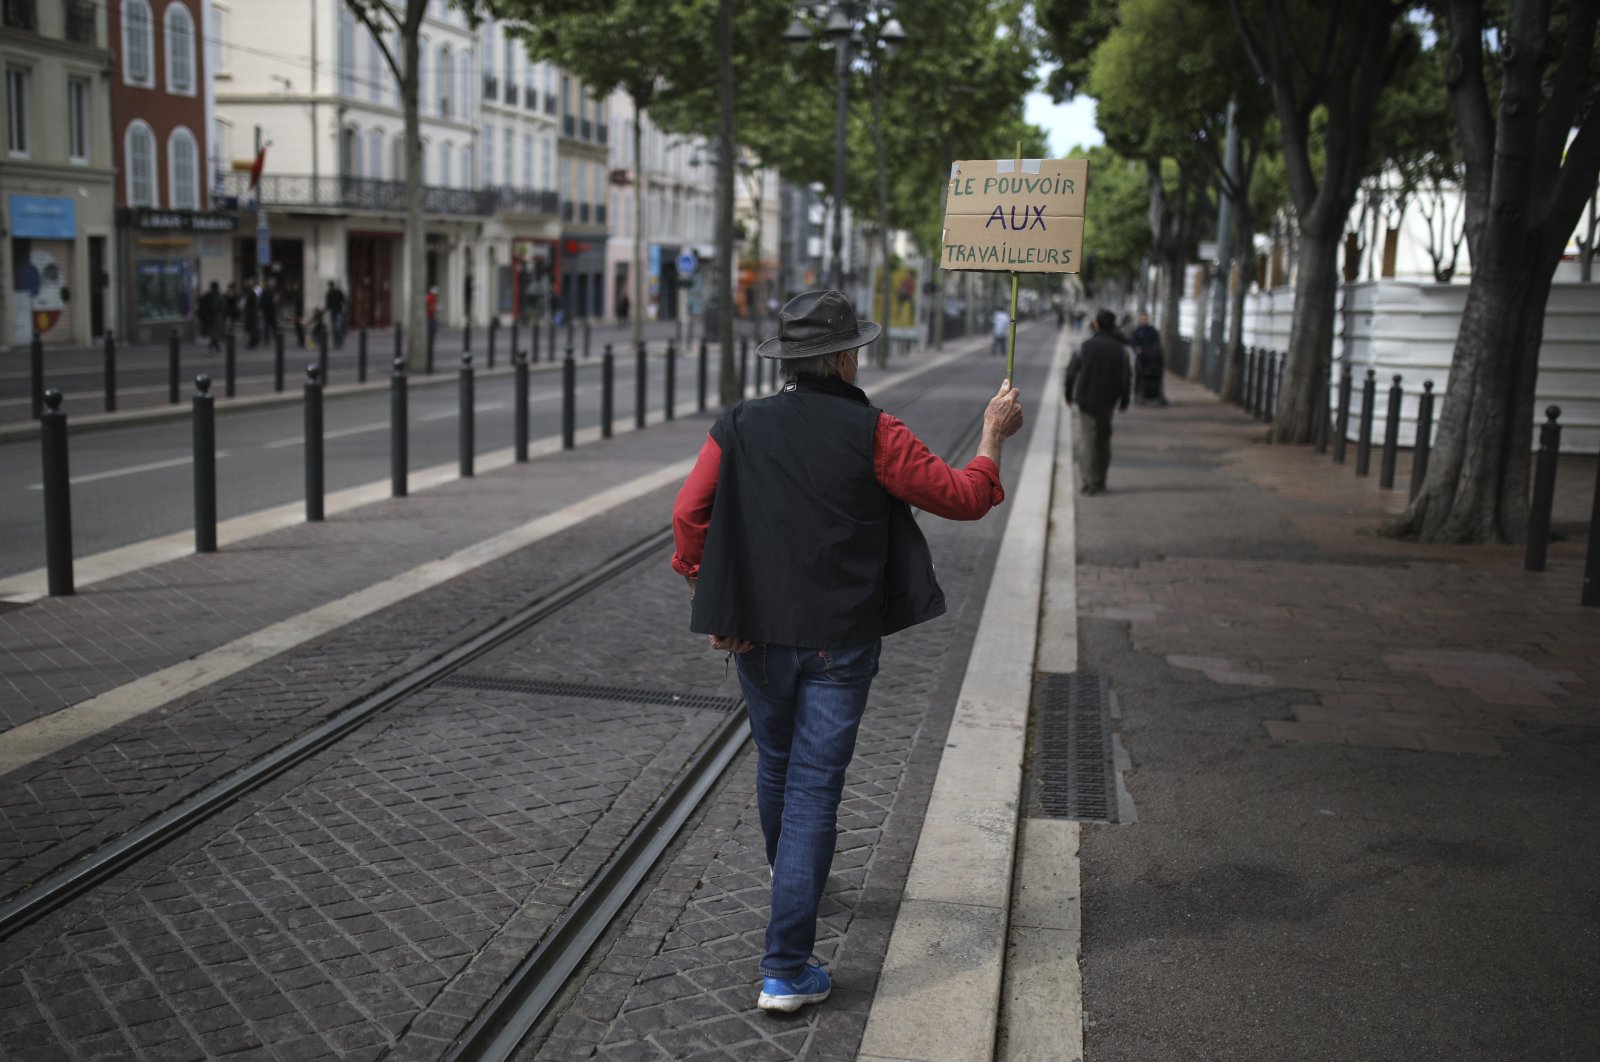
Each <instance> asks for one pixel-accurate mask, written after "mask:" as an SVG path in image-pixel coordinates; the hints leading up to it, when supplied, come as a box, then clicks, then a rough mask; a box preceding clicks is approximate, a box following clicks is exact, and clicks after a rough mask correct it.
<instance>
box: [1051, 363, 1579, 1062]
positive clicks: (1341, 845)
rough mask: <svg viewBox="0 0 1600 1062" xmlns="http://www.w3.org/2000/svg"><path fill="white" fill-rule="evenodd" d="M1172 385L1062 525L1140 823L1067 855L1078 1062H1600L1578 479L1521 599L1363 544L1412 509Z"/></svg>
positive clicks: (1091, 666) (1472, 575) (1425, 561)
mask: <svg viewBox="0 0 1600 1062" xmlns="http://www.w3.org/2000/svg"><path fill="white" fill-rule="evenodd" d="M1168 387H1169V394H1170V396H1171V397H1172V399H1173V405H1172V407H1171V408H1169V409H1138V410H1135V411H1134V412H1132V413H1131V414H1130V415H1128V416H1124V417H1119V418H1118V421H1117V426H1116V438H1115V439H1114V441H1113V459H1112V464H1111V475H1110V486H1111V492H1110V493H1109V494H1108V495H1106V496H1103V497H1098V498H1090V499H1084V500H1083V501H1082V502H1081V504H1080V505H1079V507H1078V545H1079V568H1078V573H1077V578H1078V592H1079V599H1078V600H1079V614H1080V619H1081V634H1082V643H1081V645H1082V657H1083V659H1082V666H1083V668H1084V670H1087V671H1095V672H1100V673H1103V674H1107V675H1109V676H1110V677H1111V680H1112V685H1113V687H1114V688H1115V689H1116V691H1117V695H1118V699H1119V702H1120V704H1121V707H1122V713H1123V719H1122V724H1121V729H1122V739H1123V742H1124V744H1125V745H1126V747H1127V750H1128V752H1129V753H1130V754H1131V756H1132V759H1133V766H1134V769H1133V771H1132V772H1131V773H1130V774H1129V776H1128V786H1129V789H1130V790H1131V791H1132V794H1133V797H1134V799H1135V800H1136V801H1137V803H1138V808H1139V821H1138V823H1137V824H1136V825H1133V826H1126V827H1086V828H1085V829H1084V832H1083V851H1082V856H1083V871H1084V913H1083V925H1084V941H1083V951H1084V993H1085V999H1084V1009H1085V1027H1086V1057H1089V1058H1092V1059H1095V1060H1096V1062H1100V1060H1106V1059H1130V1060H1133V1059H1139V1060H1143V1059H1151V1058H1193V1059H1213V1058H1214V1059H1230V1060H1236V1059H1263V1060H1273V1062H1279V1060H1286V1059H1341V1060H1342V1059H1351V1058H1357V1059H1380V1058H1440V1059H1452V1060H1464V1059H1507V1058H1529V1059H1532V1058H1537V1059H1565V1058H1573V1059H1578V1058H1594V1057H1597V1056H1600V1026H1597V1025H1596V1023H1595V1021H1594V1019H1593V1006H1594V1000H1595V999H1596V995H1597V992H1600V967H1597V965H1596V963H1595V961H1594V956H1595V955H1596V954H1600V920H1597V919H1596V910H1597V909H1600V908H1597V907H1596V902H1597V901H1596V896H1597V893H1596V891H1595V882H1596V881H1597V880H1600V855H1597V853H1596V850H1595V847H1594V845H1593V844H1592V843H1590V842H1589V841H1588V840H1586V838H1591V837H1592V836H1593V832H1594V825H1595V822H1594V815H1595V811H1594V809H1595V807H1596V806H1597V798H1600V771H1597V767H1600V652H1597V647H1600V610H1595V609H1583V608H1581V607H1579V605H1578V595H1579V591H1580V586H1581V579H1582V570H1581V569H1582V554H1583V549H1584V546H1585V540H1586V535H1587V533H1588V530H1589V529H1588V528H1586V527H1585V521H1586V514H1587V511H1588V505H1589V502H1590V497H1591V492H1592V490H1593V489H1594V488H1593V484H1594V473H1595V467H1594V462H1593V460H1582V459H1574V460H1570V461H1565V462H1563V466H1562V469H1561V473H1560V479H1559V487H1560V495H1559V500H1558V505H1557V511H1556V521H1555V522H1556V527H1557V530H1558V532H1561V533H1563V534H1564V535H1565V536H1566V537H1565V540H1564V541H1561V542H1558V543H1556V544H1555V545H1554V546H1553V548H1552V549H1551V556H1550V564H1549V570H1548V571H1546V572H1544V573H1539V574H1534V573H1527V572H1524V571H1522V567H1521V562H1522V551H1521V549H1520V547H1479V548H1470V549H1469V548H1440V547H1431V546H1421V545H1418V544H1415V543H1409V542H1398V541H1394V540H1392V539H1389V538H1385V537H1380V536H1379V535H1378V534H1377V533H1376V529H1377V528H1379V527H1380V526H1381V525H1382V524H1383V523H1384V522H1385V520H1386V519H1387V518H1388V516H1389V514H1392V513H1396V512H1399V511H1402V510H1403V508H1404V505H1405V492H1404V490H1403V489H1402V490H1399V491H1393V492H1383V491H1379V490H1378V489H1377V484H1376V477H1375V476H1374V477H1371V478H1368V479H1365V480H1358V479H1357V478H1356V477H1355V475H1354V472H1353V467H1352V466H1350V465H1347V466H1343V467H1340V466H1336V465H1334V464H1332V462H1331V461H1330V460H1329V459H1328V457H1327V456H1324V455H1318V454H1316V453H1314V452H1313V451H1312V450H1311V449H1310V448H1309V447H1273V446H1268V445H1266V444H1264V443H1263V442H1262V441H1261V437H1262V436H1263V434H1264V431H1263V429H1262V428H1261V427H1260V426H1259V425H1256V424H1254V423H1252V422H1251V421H1249V420H1248V419H1247V418H1246V417H1245V416H1244V415H1243V414H1242V413H1240V412H1239V411H1238V410H1235V409H1232V408H1230V407H1226V406H1223V405H1221V404H1219V403H1218V402H1217V401H1216V400H1215V399H1214V398H1213V397H1212V396H1210V395H1208V394H1206V393H1204V392H1202V391H1201V390H1199V389H1198V388H1196V387H1194V386H1192V385H1189V384H1185V383H1181V382H1177V381H1170V382H1169V385H1168ZM1406 482H1407V470H1406V469H1405V468H1404V467H1403V466H1402V468H1401V472H1400V477H1399V483H1400V484H1401V485H1402V488H1403V487H1404V485H1405V484H1406Z"/></svg>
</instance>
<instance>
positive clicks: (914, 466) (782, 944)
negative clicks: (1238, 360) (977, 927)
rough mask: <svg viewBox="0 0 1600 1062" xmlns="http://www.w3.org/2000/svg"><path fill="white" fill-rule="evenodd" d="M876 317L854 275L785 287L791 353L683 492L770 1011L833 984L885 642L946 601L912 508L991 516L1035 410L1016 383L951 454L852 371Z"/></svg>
mask: <svg viewBox="0 0 1600 1062" xmlns="http://www.w3.org/2000/svg"><path fill="white" fill-rule="evenodd" d="M880 332H881V328H880V327H879V326H878V325H877V324H874V323H873V322H871V321H859V322H858V321H857V320H856V315H855V311H854V310H853V309H852V308H851V306H850V302H849V300H848V299H847V298H845V296H844V293H843V292H839V291H811V292H806V293H805V294H803V295H799V296H797V297H795V298H794V299H791V300H790V301H789V303H788V304H787V305H786V306H784V307H783V309H782V311H781V312H780V314H779V321H778V335H777V337H776V338H774V339H769V340H767V341H766V342H765V343H762V344H761V345H760V346H759V347H758V348H757V349H756V353H757V354H758V355H759V356H760V357H764V358H772V359H774V360H776V361H777V362H778V363H779V364H780V365H781V366H782V367H783V375H784V381H785V382H784V385H783V389H782V390H780V391H779V392H778V393H777V394H775V395H769V396H767V397H764V398H756V399H751V400H749V401H747V402H742V403H740V404H739V405H736V406H734V407H732V408H731V409H729V410H727V411H726V412H724V413H723V415H722V416H721V418H720V419H719V420H718V421H717V422H716V424H714V425H713V426H712V428H711V431H710V433H709V435H708V436H707V438H706V440H705V443H704V445H703V446H702V447H701V450H700V457H699V460H698V461H697V462H696V463H695V467H694V471H692V472H691V473H690V474H689V479H688V481H687V482H686V483H685V484H684V485H683V489H682V490H680V491H679V492H678V498H677V502H676V504H675V505H674V507H673V514H672V525H673V537H674V541H675V543H676V547H677V549H676V552H675V553H674V555H673V558H672V567H673V570H674V571H676V572H678V573H679V574H681V575H683V576H684V577H685V578H686V579H688V581H689V600H690V603H691V604H690V608H691V613H692V617H691V620H690V624H689V626H690V629H691V630H693V631H696V632H698V633H700V634H705V635H708V636H709V638H710V643H711V648H712V649H716V650H723V651H726V652H730V653H734V654H737V659H738V671H739V685H740V688H741V689H742V690H743V691H744V697H745V705H746V710H747V712H748V714H749V717H750V730H751V734H752V736H753V737H754V739H755V744H756V751H757V760H756V802H757V806H758V809H759V812H760V818H761V832H762V834H763V836H764V838H765V840H766V857H767V865H768V866H769V867H770V868H771V870H772V897H771V912H770V915H769V919H768V922H767V932H766V947H765V952H764V954H763V955H762V958H761V974H762V984H761V994H760V996H759V997H758V998H757V1000H756V1006H757V1007H759V1008H761V1009H762V1010H776V1011H795V1010H799V1009H800V1008H801V1007H803V1006H805V1005H806V1004H808V1003H820V1002H821V1001H823V1000H824V999H826V998H828V994H829V992H830V991H832V979H831V978H830V977H829V975H828V972H827V970H825V969H823V967H822V965H821V963H820V962H818V960H817V959H816V957H815V956H814V955H813V954H812V948H813V947H814V946H815V944H816V935H817V910H818V907H819V905H820V904H821V902H822V894H823V890H824V889H825V888H826V886H827V883H828V870H829V867H830V866H831V865H832V863H833V853H834V847H835V845H836V843H837V837H836V833H835V830H836V827H837V820H838V808H839V799H840V794H841V791H842V789H843V786H844V777H845V770H846V768H848V767H849V765H850V760H851V758H852V756H853V755H854V754H855V744H856V731H857V728H858V727H859V726H860V723H861V717H862V713H863V712H864V711H865V709H866V705H867V691H868V688H869V687H870V686H871V685H872V678H873V676H874V675H876V674H877V673H878V656H879V651H880V649H881V648H882V644H883V641H882V640H883V638H884V636H886V635H889V634H893V633H895V632H896V631H899V630H903V629H905V628H907V627H910V626H912V625H913V624H917V623H921V622H923V621H924V620H929V619H932V618H934V617H935V616H938V615H941V614H942V613H943V612H944V594H943V592H942V591H941V590H940V589H939V584H938V582H937V581H936V580H935V579H934V570H933V557H932V555H931V553H930V552H929V550H928V544H927V541H926V540H925V539H924V538H923V535H922V531H921V530H920V529H919V528H918V526H917V524H916V521H915V520H913V519H912V517H911V510H910V508H909V507H908V506H909V505H915V506H917V507H918V508H919V509H922V510H924V511H926V512H930V513H933V514H934V515H936V516H942V517H945V518H947V519H952V520H976V519H978V518H980V517H982V516H983V515H984V514H985V513H987V512H988V511H989V510H990V509H991V508H992V507H993V506H995V505H997V504H999V503H1000V502H1001V501H1002V500H1003V499H1004V497H1005V492H1004V491H1003V490H1002V489H1001V486H1000V452H1001V449H1002V447H1003V445H1004V443H1005V440H1006V439H1007V438H1009V437H1010V436H1011V435H1013V434H1014V433H1015V432H1016V430H1017V429H1018V428H1019V427H1021V426H1022V406H1021V405H1020V403H1019V402H1018V399H1017V392H1016V391H1015V390H1014V389H1013V388H1012V387H1011V385H1010V381H1006V382H1005V383H1003V384H1002V385H1001V387H1000V391H999V393H998V394H996V395H995V396H994V397H993V398H991V399H990V400H989V403H988V406H987V408H986V409H985V410H984V414H983V434H982V437H981V439H980V441H979V444H978V454H977V456H976V457H974V458H973V459H972V460H971V461H970V462H969V463H968V464H967V466H966V467H965V468H963V469H955V468H951V467H950V466H949V465H947V464H945V463H944V462H943V461H941V460H940V459H939V458H938V457H936V456H934V455H933V454H932V453H931V452H930V451H929V450H928V447H927V446H926V445H925V444H924V443H923V442H922V441H921V440H919V439H918V438H917V437H916V436H915V435H913V434H911V431H910V430H909V429H908V428H907V427H906V426H905V425H904V424H902V423H901V422H900V421H899V420H896V419H895V418H894V417H893V416H891V415H889V414H888V413H884V412H882V411H881V410H878V409H876V408H874V407H873V406H872V405H871V403H870V402H869V401H868V399H867V396H866V395H865V394H864V393H863V392H862V391H861V390H860V389H859V388H857V387H856V385H855V381H856V373H857V364H858V358H859V356H860V349H861V348H862V347H864V346H867V345H868V344H870V343H871V342H872V341H873V340H874V339H876V338H877V337H878V335H879V333H880ZM929 973H930V976H937V973H936V972H934V971H930V972H929Z"/></svg>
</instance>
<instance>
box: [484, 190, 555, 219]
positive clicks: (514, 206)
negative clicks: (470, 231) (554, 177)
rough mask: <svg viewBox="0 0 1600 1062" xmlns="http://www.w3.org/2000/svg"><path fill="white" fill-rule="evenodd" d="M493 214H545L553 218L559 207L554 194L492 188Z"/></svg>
mask: <svg viewBox="0 0 1600 1062" xmlns="http://www.w3.org/2000/svg"><path fill="white" fill-rule="evenodd" d="M490 193H491V194H492V195H493V196H494V199H495V213H499V214H545V215H548V216H550V217H554V216H555V214H556V211H557V209H558V208H559V206H560V197H559V196H557V195H556V193H555V192H535V191H531V190H529V189H525V188H492V189H490Z"/></svg>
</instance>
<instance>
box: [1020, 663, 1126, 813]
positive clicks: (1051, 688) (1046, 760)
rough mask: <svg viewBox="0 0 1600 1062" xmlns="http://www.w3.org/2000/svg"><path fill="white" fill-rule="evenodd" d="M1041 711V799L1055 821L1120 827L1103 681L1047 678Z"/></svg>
mask: <svg viewBox="0 0 1600 1062" xmlns="http://www.w3.org/2000/svg"><path fill="white" fill-rule="evenodd" d="M1034 695H1035V703H1036V704H1037V705H1038V708H1039V712H1038V716H1037V718H1038V752H1039V760H1038V762H1039V768H1040V769H1039V778H1040V799H1039V803H1040V804H1041V805H1042V807H1043V809H1044V811H1045V813H1046V814H1047V815H1049V816H1050V817H1052V818H1058V819H1077V820H1079V821H1081V822H1116V821H1117V789H1116V786H1117V774H1116V766H1115V760H1114V752H1113V748H1112V740H1111V686H1110V684H1109V683H1107V681H1106V680H1105V679H1104V678H1102V677H1101V676H1099V675H1082V674H1072V675H1063V674H1055V673H1050V672H1045V673H1043V674H1041V675H1040V676H1039V684H1038V687H1037V688H1036V689H1035V691H1034Z"/></svg>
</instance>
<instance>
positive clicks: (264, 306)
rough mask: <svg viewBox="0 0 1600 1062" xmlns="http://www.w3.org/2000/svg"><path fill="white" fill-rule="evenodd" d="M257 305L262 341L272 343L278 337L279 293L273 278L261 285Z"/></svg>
mask: <svg viewBox="0 0 1600 1062" xmlns="http://www.w3.org/2000/svg"><path fill="white" fill-rule="evenodd" d="M256 304H257V307H258V308H259V310H260V312H261V339H262V341H263V342H266V343H271V342H272V341H273V340H274V339H275V338H277V335H278V291H277V286H276V285H275V284H274V283H273V280H272V278H271V277H268V278H267V281H266V283H264V284H262V285H261V290H260V291H259V292H258V293H257V295H256Z"/></svg>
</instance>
